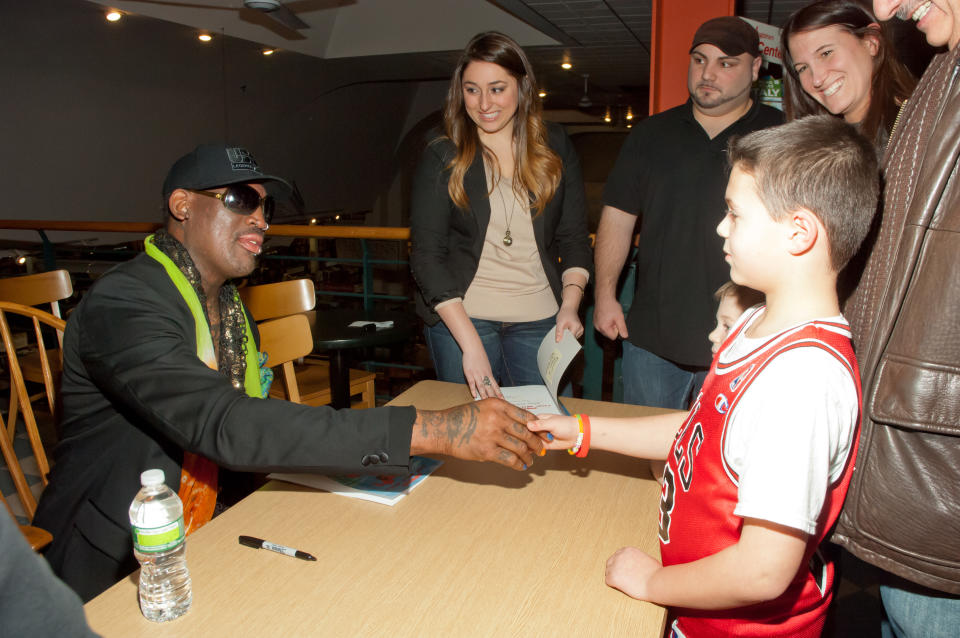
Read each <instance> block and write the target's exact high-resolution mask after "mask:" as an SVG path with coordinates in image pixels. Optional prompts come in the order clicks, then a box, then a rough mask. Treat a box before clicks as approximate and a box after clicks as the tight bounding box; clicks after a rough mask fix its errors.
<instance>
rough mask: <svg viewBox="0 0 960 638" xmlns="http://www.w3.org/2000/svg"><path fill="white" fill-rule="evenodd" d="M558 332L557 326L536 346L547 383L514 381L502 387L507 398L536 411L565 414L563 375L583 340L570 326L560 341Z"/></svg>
mask: <svg viewBox="0 0 960 638" xmlns="http://www.w3.org/2000/svg"><path fill="white" fill-rule="evenodd" d="M555 334H556V329H555V328H551V329H550V331H549V332H547V334H546V335H545V336H544V337H543V341H541V342H540V348H539V349H537V368H538V369H539V370H540V377H541V378H542V379H543V381H544V385H515V386H508V387H501V388H500V392H502V393H503V398H504V399H505V400H507V401H509V402H510V403H512V404H513V405H515V406H517V407H518V408H523V409H524V410H527V411H529V412H533V413H534V414H537V415H540V414H566V410H565V409H564V408H563V406H562V405H560V401H559V400H558V399H557V391H558V388H559V386H560V378H561V377H562V376H563V373H564V372H565V371H566V369H567V367H569V365H570V362H571V361H573V358H574V357H576V356H577V353H578V352H580V350H581V346H580V342H579V341H577V339H576V337H574V336H573V334H572V333H571V332H570V331H569V330H564V331H563V337H562V338H561V339H560V343H557V342H556V339H555V337H554V335H555Z"/></svg>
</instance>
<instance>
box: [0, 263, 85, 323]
mask: <svg viewBox="0 0 960 638" xmlns="http://www.w3.org/2000/svg"><path fill="white" fill-rule="evenodd" d="M72 294H73V281H72V280H71V279H70V272H69V271H66V270H64V269H62V268H61V269H60V270H51V271H49V272H41V273H37V274H35V275H22V276H20V277H6V278H4V279H0V301H12V302H14V303H19V304H23V305H24V306H39V305H40V304H47V303H48V304H50V312H51V313H52V314H53V315H54V316H55V317H60V316H61V315H60V304H59V303H58V302H59V301H62V300H64V299H66V298H67V297H69V296H70V295H72Z"/></svg>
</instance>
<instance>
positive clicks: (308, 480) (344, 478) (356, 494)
mask: <svg viewBox="0 0 960 638" xmlns="http://www.w3.org/2000/svg"><path fill="white" fill-rule="evenodd" d="M442 464H443V461H438V460H437V459H430V458H427V457H425V456H412V457H410V474H407V475H399V476H390V475H386V474H338V475H333V476H325V475H323V474H286V473H273V474H270V475H269V476H267V478H270V479H276V480H278V481H287V482H288V483H297V484H298V485H306V486H307V487H313V488H316V489H318V490H324V491H325V492H331V493H333V494H343V495H344V496H350V497H352V498H359V499H363V500H365V501H373V502H375V503H383V504H384V505H393V504H394V503H396V502H397V501H399V500H400V499H402V498H403V497H404V496H406V495H407V494H409V493H410V492H411V491H412V490H413V488H415V487H416V486H418V485H420V483H422V482H423V480H424V479H425V478H427V477H428V476H429V475H430V474H431V473H432V472H433V471H434V470H435V469H437V468H438V467H440V466H441V465H442Z"/></svg>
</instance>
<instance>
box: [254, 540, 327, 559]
mask: <svg viewBox="0 0 960 638" xmlns="http://www.w3.org/2000/svg"><path fill="white" fill-rule="evenodd" d="M240 544H241V545H246V546H247V547H252V548H254V549H261V548H263V549H269V550H270V551H271V552H277V553H278V554H286V555H287V556H292V557H294V558H299V559H300V560H317V559H316V557H314V556H313V555H311V554H308V553H306V552H301V551H300V550H299V549H294V548H292V547H285V546H284V545H277V544H276V543H271V542H269V541H265V540H263V539H262V538H254V537H253V536H241V537H240Z"/></svg>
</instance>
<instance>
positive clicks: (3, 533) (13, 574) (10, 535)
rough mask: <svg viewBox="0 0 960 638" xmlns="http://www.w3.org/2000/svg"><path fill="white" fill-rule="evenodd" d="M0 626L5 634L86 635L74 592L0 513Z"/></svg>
mask: <svg viewBox="0 0 960 638" xmlns="http://www.w3.org/2000/svg"><path fill="white" fill-rule="evenodd" d="M0 547H2V548H3V551H0V627H2V628H3V635H4V636H11V637H12V636H33V637H34V638H80V637H83V638H88V637H94V636H97V634H95V633H93V631H91V630H90V627H89V626H88V625H87V620H86V618H85V617H84V615H83V605H82V604H81V603H80V599H79V598H78V597H77V595H76V594H75V593H74V592H73V591H72V590H71V589H70V588H69V587H67V586H66V585H65V584H64V583H63V582H62V581H60V580H59V579H58V578H57V577H56V576H54V575H53V572H52V571H50V566H49V565H47V563H46V561H45V560H43V558H41V556H40V555H39V554H37V553H36V552H34V551H33V550H32V549H31V548H30V546H29V545H28V544H27V541H26V540H25V539H24V538H23V535H22V534H21V533H20V530H19V529H17V526H16V524H15V523H14V522H13V519H12V518H11V517H10V516H8V515H7V514H6V513H5V512H0Z"/></svg>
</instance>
